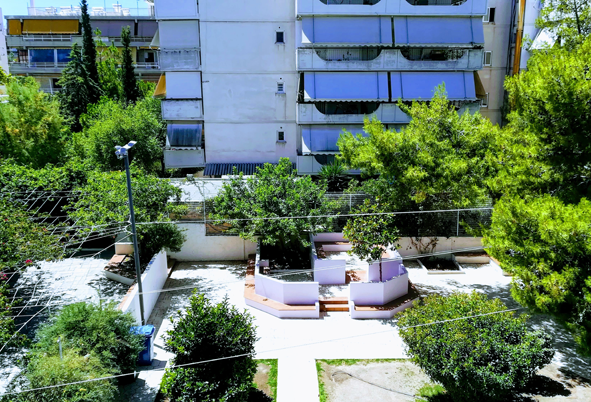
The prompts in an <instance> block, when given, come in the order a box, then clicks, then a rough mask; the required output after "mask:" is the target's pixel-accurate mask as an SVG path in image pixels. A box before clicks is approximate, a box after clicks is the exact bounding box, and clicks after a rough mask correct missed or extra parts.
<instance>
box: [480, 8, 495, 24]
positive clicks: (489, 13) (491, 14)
mask: <svg viewBox="0 0 591 402" xmlns="http://www.w3.org/2000/svg"><path fill="white" fill-rule="evenodd" d="M482 20H483V21H484V22H495V8H494V7H489V8H488V9H487V10H486V15H485V16H484V17H482Z"/></svg>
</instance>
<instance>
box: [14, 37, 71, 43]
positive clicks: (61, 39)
mask: <svg viewBox="0 0 591 402" xmlns="http://www.w3.org/2000/svg"><path fill="white" fill-rule="evenodd" d="M72 39H73V36H72V35H23V40H24V41H30V42H71V41H72Z"/></svg>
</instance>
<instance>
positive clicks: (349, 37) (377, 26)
mask: <svg viewBox="0 0 591 402" xmlns="http://www.w3.org/2000/svg"><path fill="white" fill-rule="evenodd" d="M311 43H315V44H322V43H325V44H331V45H335V44H345V45H347V46H351V45H359V46H367V45H380V44H388V45H391V44H392V20H391V19H390V18H389V17H338V18H331V17H308V18H302V44H311Z"/></svg>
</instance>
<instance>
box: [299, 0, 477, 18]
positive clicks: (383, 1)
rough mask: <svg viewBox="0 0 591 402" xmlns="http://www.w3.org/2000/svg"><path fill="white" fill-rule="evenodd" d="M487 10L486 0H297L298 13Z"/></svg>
mask: <svg viewBox="0 0 591 402" xmlns="http://www.w3.org/2000/svg"><path fill="white" fill-rule="evenodd" d="M343 3H345V2H343ZM485 12H486V0H466V2H465V3H463V4H460V5H458V6H452V5H449V6H436V5H433V6H413V5H411V4H410V3H408V2H407V1H406V0H380V1H379V2H377V3H376V4H374V5H363V4H356V5H348V4H346V3H345V4H338V3H337V4H335V3H334V2H333V3H332V4H324V3H323V2H321V1H320V0H297V13H298V15H311V14H322V15H337V16H338V15H376V14H383V15H482V14H484V13H485Z"/></svg>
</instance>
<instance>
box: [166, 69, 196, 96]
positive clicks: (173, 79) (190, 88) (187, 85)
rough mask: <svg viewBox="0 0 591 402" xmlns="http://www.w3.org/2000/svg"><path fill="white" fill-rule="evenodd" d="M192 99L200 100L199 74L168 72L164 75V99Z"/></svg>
mask: <svg viewBox="0 0 591 402" xmlns="http://www.w3.org/2000/svg"><path fill="white" fill-rule="evenodd" d="M193 98H201V73H200V72H198V71H191V72H184V71H183V72H179V71H175V72H170V71H169V72H167V73H166V99H193Z"/></svg>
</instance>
